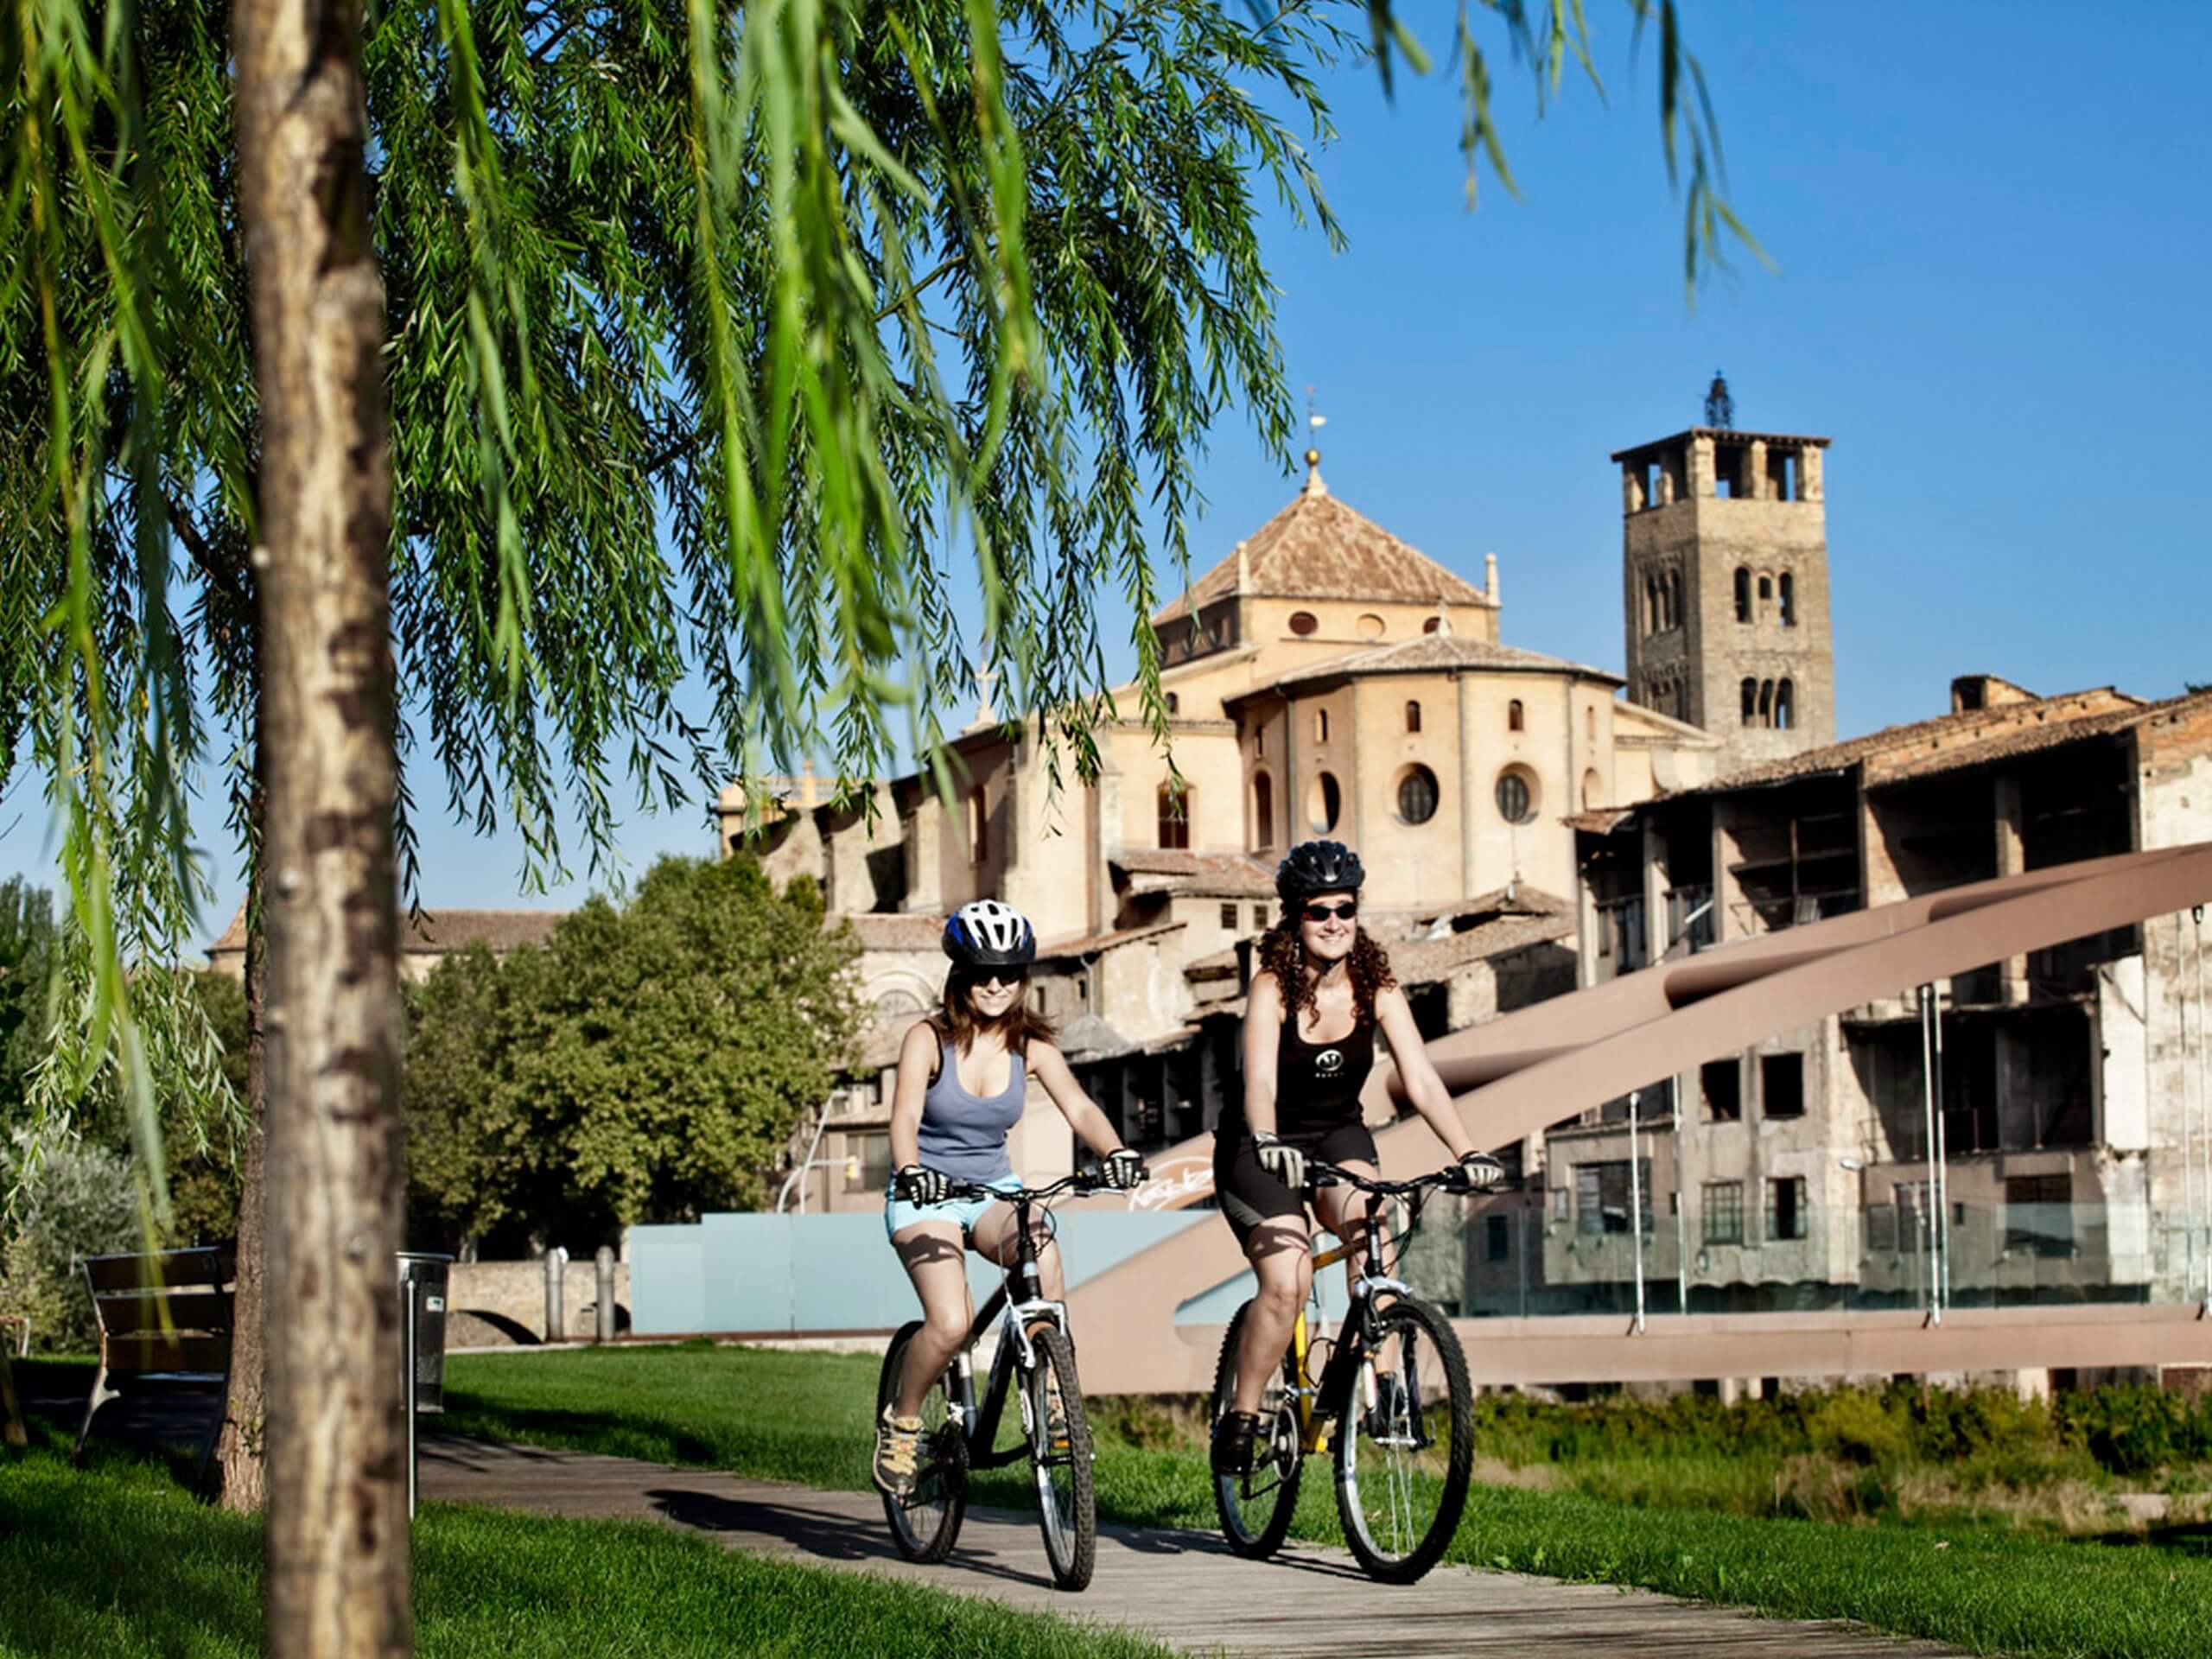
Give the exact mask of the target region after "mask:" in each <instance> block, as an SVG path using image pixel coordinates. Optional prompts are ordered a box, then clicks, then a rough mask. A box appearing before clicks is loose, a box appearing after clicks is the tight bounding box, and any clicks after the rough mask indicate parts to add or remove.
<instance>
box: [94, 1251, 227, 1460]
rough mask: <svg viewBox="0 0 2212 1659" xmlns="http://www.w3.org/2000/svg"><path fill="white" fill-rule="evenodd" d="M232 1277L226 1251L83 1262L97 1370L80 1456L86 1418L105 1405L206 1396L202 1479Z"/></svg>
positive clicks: (215, 1413)
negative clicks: (209, 1398)
mask: <svg viewBox="0 0 2212 1659" xmlns="http://www.w3.org/2000/svg"><path fill="white" fill-rule="evenodd" d="M232 1279H233V1272H232V1254H231V1251H230V1250H229V1249H190V1250H162V1251H158V1252H156V1254H154V1255H95V1256H89V1257H87V1258H86V1262H85V1286H86V1289H87V1290H89V1291H90V1292H91V1293H92V1313H93V1315H94V1317H95V1318H96V1319H98V1321H99V1332H100V1368H99V1374H98V1375H97V1376H94V1377H93V1379H92V1398H91V1399H90V1400H89V1401H87V1402H86V1404H85V1425H84V1427H82V1428H81V1429H79V1431H78V1433H77V1451H76V1455H77V1456H78V1457H80V1458H81V1457H82V1456H83V1455H84V1452H85V1443H86V1440H89V1439H90V1438H91V1437H92V1419H93V1418H94V1417H96V1416H98V1415H99V1411H100V1408H102V1407H103V1406H105V1405H106V1404H107V1403H108V1402H111V1401H113V1400H120V1399H125V1398H131V1397H143V1396H145V1395H161V1394H174V1393H186V1394H197V1395H213V1396H214V1403H213V1407H212V1408H211V1409H210V1410H209V1412H208V1414H207V1416H208V1419H209V1421H208V1426H207V1431H206V1436H205V1440H204V1441H203V1442H202V1444H201V1445H200V1477H201V1478H203V1479H204V1478H206V1476H207V1461H208V1459H210V1458H211V1457H213V1455H214V1451H215V1441H216V1440H217V1438H218V1437H219V1434H220V1433H221V1432H222V1427H223V1402H224V1399H225V1397H226V1395H228V1394H229V1392H230V1386H231V1292H232Z"/></svg>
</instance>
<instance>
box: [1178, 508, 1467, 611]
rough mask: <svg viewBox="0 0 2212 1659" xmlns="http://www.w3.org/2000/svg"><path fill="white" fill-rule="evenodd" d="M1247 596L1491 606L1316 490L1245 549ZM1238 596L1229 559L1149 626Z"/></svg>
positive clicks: (1378, 527) (1436, 566)
mask: <svg viewBox="0 0 2212 1659" xmlns="http://www.w3.org/2000/svg"><path fill="white" fill-rule="evenodd" d="M1244 565H1245V569H1247V570H1249V572H1250V573H1251V585H1250V587H1249V589H1248V590H1247V591H1249V592H1250V593H1254V594H1262V595H1266V596H1268V597H1272V598H1278V599H1361V600H1373V601H1381V602H1383V603H1385V604H1389V603H1398V604H1412V605H1433V604H1435V603H1437V602H1438V601H1443V602H1444V603H1446V604H1449V605H1485V606H1486V605H1488V604H1489V603H1490V596H1489V595H1488V594H1485V593H1484V591H1483V590H1482V589H1481V588H1478V587H1476V586H1475V585H1474V583H1472V582H1469V581H1468V580H1467V579H1466V578H1465V577H1464V576H1461V575H1457V574H1455V573H1454V572H1452V571H1451V570H1448V569H1446V568H1445V567H1444V566H1443V565H1440V564H1439V563H1437V562H1436V561H1435V560H1434V559H1432V558H1430V557H1429V556H1428V555H1427V554H1426V553H1423V552H1421V550H1419V549H1417V548H1414V547H1412V546H1410V545H1408V543H1404V542H1402V541H1400V540H1399V539H1398V538H1397V537H1395V536H1393V535H1392V534H1391V533H1390V532H1389V531H1387V530H1385V529H1383V526H1382V525H1380V524H1376V522H1375V521H1374V520H1373V519H1372V518H1368V517H1367V516H1366V515H1365V514H1364V513H1362V512H1357V511H1355V510H1354V509H1353V508H1351V507H1349V506H1347V505H1344V503H1343V502H1342V501H1339V500H1338V499H1337V498H1336V497H1335V496H1333V495H1331V494H1330V493H1328V491H1327V490H1325V489H1323V488H1318V487H1316V486H1314V485H1313V484H1310V483H1309V484H1308V486H1306V488H1305V489H1303V490H1301V491H1300V492H1299V493H1298V494H1297V495H1296V496H1295V497H1294V499H1292V501H1291V503H1290V505H1288V506H1287V507H1285V508H1284V509H1283V510H1282V511H1281V512H1278V513H1277V514H1275V516H1274V518H1270V519H1268V522H1267V523H1266V524H1262V525H1261V526H1260V528H1259V529H1258V530H1257V531H1254V532H1253V534H1252V535H1251V537H1249V539H1248V540H1247V541H1246V542H1245V543H1244ZM1234 592H1236V554H1235V553H1234V552H1232V553H1230V556H1228V557H1227V558H1225V559H1224V560H1223V561H1222V562H1221V563H1218V564H1217V565H1215V566H1214V568H1213V569H1211V570H1209V571H1207V572H1206V573H1205V575H1203V576H1201V577H1199V578H1198V581H1197V582H1195V583H1193V584H1192V588H1191V590H1190V592H1189V593H1187V594H1184V595H1182V596H1181V597H1179V598H1178V599H1176V600H1175V601H1173V603H1172V604H1170V605H1168V606H1167V607H1166V608H1165V609H1164V610H1162V611H1160V613H1158V614H1157V615H1155V616H1154V618H1153V619H1152V620H1153V625H1154V626H1155V627H1157V626H1162V625H1164V624H1166V623H1169V622H1173V620H1175V619H1176V618H1178V617H1181V616H1187V615H1189V614H1190V613H1191V612H1192V609H1193V608H1194V607H1195V608H1198V609H1204V608H1205V607H1206V606H1207V605H1209V604H1211V602H1212V601H1215V600H1217V599H1219V598H1221V597H1223V596H1224V595H1225V594H1232V593H1234Z"/></svg>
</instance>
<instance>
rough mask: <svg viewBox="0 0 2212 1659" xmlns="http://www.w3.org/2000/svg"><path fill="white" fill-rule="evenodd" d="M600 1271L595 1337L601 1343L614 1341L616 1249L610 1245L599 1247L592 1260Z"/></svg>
mask: <svg viewBox="0 0 2212 1659" xmlns="http://www.w3.org/2000/svg"><path fill="white" fill-rule="evenodd" d="M592 1260H593V1263H594V1266H596V1267H597V1268H598V1269H599V1300H598V1301H597V1303H596V1304H595V1306H594V1312H595V1313H597V1315H598V1319H597V1326H598V1328H597V1330H596V1331H595V1332H594V1336H595V1337H596V1338H598V1340H600V1341H601V1342H612V1341H613V1340H614V1248H613V1246H612V1245H610V1244H602V1245H601V1246H600V1247H599V1254H598V1255H595V1256H594V1257H593V1258H592Z"/></svg>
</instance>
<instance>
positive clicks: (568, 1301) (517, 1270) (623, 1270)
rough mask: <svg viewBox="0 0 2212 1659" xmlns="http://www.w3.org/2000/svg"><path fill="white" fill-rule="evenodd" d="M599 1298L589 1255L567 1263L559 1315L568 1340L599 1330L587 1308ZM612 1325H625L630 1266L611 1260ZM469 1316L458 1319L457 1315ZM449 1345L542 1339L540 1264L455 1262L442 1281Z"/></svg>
mask: <svg viewBox="0 0 2212 1659" xmlns="http://www.w3.org/2000/svg"><path fill="white" fill-rule="evenodd" d="M597 1300H599V1269H598V1268H597V1266H596V1265H595V1264H594V1262H593V1261H592V1259H591V1258H590V1257H589V1256H586V1257H584V1258H583V1259H582V1260H581V1261H572V1262H569V1264H568V1271H567V1273H566V1274H564V1275H563V1281H562V1298H561V1302H562V1311H563V1319H564V1320H565V1321H566V1323H567V1326H568V1332H567V1335H568V1339H569V1341H571V1342H588V1341H590V1340H591V1339H592V1336H593V1333H594V1332H595V1331H596V1329H597V1328H598V1326H597V1321H596V1319H595V1317H594V1313H593V1312H592V1306H593V1304H594V1303H595V1302H596V1301H597ZM614 1306H615V1329H616V1331H617V1332H618V1333H620V1332H626V1331H627V1330H628V1329H629V1328H630V1264H629V1263H628V1262H616V1263H615V1264H614ZM464 1314H466V1315H469V1316H471V1317H470V1318H469V1319H467V1320H466V1321H463V1320H462V1319H461V1317H460V1316H461V1315H464ZM446 1318H447V1320H448V1325H447V1337H446V1342H447V1345H448V1347H454V1348H470V1347H477V1346H481V1345H487V1344H497V1343H499V1342H502V1341H505V1342H512V1343H519V1344H530V1343H539V1342H543V1341H544V1340H545V1263H544V1262H543V1260H539V1261H535V1262H454V1264H453V1266H452V1268H450V1269H448V1279H447V1282H446Z"/></svg>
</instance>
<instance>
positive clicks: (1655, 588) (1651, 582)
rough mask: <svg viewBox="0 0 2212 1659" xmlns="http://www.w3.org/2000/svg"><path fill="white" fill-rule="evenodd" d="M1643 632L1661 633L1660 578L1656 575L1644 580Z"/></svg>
mask: <svg viewBox="0 0 2212 1659" xmlns="http://www.w3.org/2000/svg"><path fill="white" fill-rule="evenodd" d="M1643 631H1644V632H1646V633H1656V632H1659V578H1658V577H1656V576H1654V575H1646V576H1645V577H1644V578H1643Z"/></svg>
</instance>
